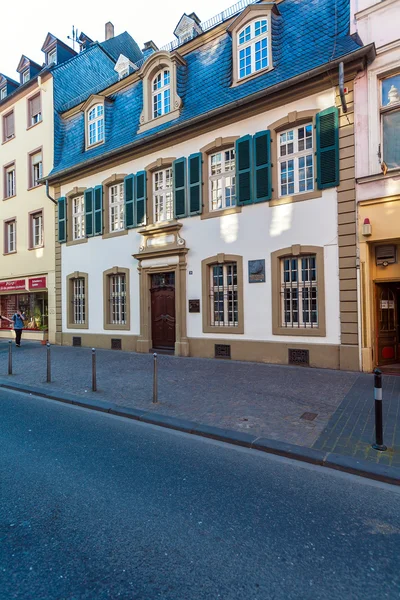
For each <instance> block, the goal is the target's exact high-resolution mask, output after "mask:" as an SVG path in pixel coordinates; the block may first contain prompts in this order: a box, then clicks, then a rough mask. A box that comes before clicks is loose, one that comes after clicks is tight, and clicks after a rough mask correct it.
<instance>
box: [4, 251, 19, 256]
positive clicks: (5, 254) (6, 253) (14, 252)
mask: <svg viewBox="0 0 400 600" xmlns="http://www.w3.org/2000/svg"><path fill="white" fill-rule="evenodd" d="M11 254H17V251H16V250H13V252H3V256H10V255H11Z"/></svg>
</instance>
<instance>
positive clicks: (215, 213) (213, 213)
mask: <svg viewBox="0 0 400 600" xmlns="http://www.w3.org/2000/svg"><path fill="white" fill-rule="evenodd" d="M241 212H242V207H241V206H232V207H231V208H221V209H220V210H210V212H207V213H202V214H201V215H200V218H201V219H214V218H216V217H224V216H226V215H236V214H238V213H241Z"/></svg>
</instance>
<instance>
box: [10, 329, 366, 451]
mask: <svg viewBox="0 0 400 600" xmlns="http://www.w3.org/2000/svg"><path fill="white" fill-rule="evenodd" d="M7 352H8V342H5V341H4V342H1V343H0V377H4V376H7ZM51 358H52V384H50V385H51V387H52V388H59V389H61V390H64V391H69V392H70V393H73V394H79V395H81V396H86V397H94V396H95V397H97V398H100V399H104V400H108V401H111V402H114V403H116V404H118V405H122V406H129V407H136V408H140V409H143V408H145V409H146V410H154V411H156V412H159V413H162V414H165V415H168V416H176V417H180V418H184V419H189V420H192V421H196V422H200V423H204V424H208V425H214V426H216V427H221V428H224V429H235V430H239V431H245V432H248V433H251V434H255V435H258V436H263V437H268V438H272V439H277V440H281V441H286V442H290V443H293V444H298V445H300V446H311V445H312V444H313V443H314V442H315V441H316V439H317V438H318V436H319V435H320V434H321V433H322V431H323V430H324V428H325V427H326V425H327V423H328V421H329V419H330V417H331V416H332V414H333V413H334V412H335V410H336V408H337V407H338V406H339V405H340V403H341V401H342V400H343V398H344V397H345V396H346V394H347V393H348V392H349V390H350V389H351V387H352V385H353V384H354V382H355V381H356V380H357V378H358V377H360V376H359V375H358V374H356V373H347V372H340V371H330V370H323V369H305V368H301V367H285V366H276V365H266V364H258V363H248V362H236V361H235V362H234V361H226V360H215V359H199V358H177V357H174V356H163V355H159V357H158V364H159V368H158V381H159V404H156V405H155V404H152V377H153V371H152V368H153V357H152V355H150V354H137V353H130V352H129V353H128V352H120V351H116V350H97V371H98V375H97V385H98V392H97V393H93V392H91V350H90V348H71V347H65V346H64V347H60V346H52V348H51ZM13 373H14V375H13V376H12V379H13V381H15V382H20V383H25V384H32V385H42V384H44V385H47V386H48V385H49V384H45V379H46V347H45V346H42V345H40V344H39V343H35V342H25V343H24V340H23V341H22V346H21V348H15V346H14V345H13ZM304 413H313V414H314V415H315V414H316V415H317V416H316V417H315V419H314V420H312V421H310V420H306V419H305V418H302V415H303V414H304ZM312 416H313V415H311V417H312Z"/></svg>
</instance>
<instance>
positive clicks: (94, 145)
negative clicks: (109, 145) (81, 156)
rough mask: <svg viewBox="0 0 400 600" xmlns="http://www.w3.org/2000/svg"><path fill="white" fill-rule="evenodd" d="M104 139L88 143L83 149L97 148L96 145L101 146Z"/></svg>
mask: <svg viewBox="0 0 400 600" xmlns="http://www.w3.org/2000/svg"><path fill="white" fill-rule="evenodd" d="M104 142H105V140H101V141H100V142H96V143H95V144H90V145H88V146H86V148H85V150H86V152H87V151H88V150H92V148H97V147H98V146H102V145H103V144H104Z"/></svg>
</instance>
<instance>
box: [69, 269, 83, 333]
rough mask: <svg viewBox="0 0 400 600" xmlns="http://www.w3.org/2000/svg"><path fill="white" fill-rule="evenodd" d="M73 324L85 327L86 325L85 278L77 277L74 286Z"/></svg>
mask: <svg viewBox="0 0 400 600" xmlns="http://www.w3.org/2000/svg"><path fill="white" fill-rule="evenodd" d="M72 302H73V307H74V308H73V323H74V325H85V323H86V290H85V278H84V277H76V278H75V279H73V286H72Z"/></svg>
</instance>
